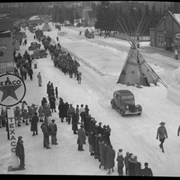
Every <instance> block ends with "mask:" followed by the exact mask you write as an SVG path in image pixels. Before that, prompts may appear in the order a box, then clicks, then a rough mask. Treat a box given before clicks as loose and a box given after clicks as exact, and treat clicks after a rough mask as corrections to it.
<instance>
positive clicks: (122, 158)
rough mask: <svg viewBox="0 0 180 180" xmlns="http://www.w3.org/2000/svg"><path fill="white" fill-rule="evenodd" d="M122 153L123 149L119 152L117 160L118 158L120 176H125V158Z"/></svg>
mask: <svg viewBox="0 0 180 180" xmlns="http://www.w3.org/2000/svg"><path fill="white" fill-rule="evenodd" d="M122 151H123V150H122V149H119V152H118V154H117V158H116V161H117V170H118V174H119V176H122V175H123V167H124V157H123V155H122Z"/></svg>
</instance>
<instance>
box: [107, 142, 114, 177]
mask: <svg viewBox="0 0 180 180" xmlns="http://www.w3.org/2000/svg"><path fill="white" fill-rule="evenodd" d="M115 156H116V153H115V150H114V149H113V147H112V146H111V145H109V144H108V148H107V152H106V168H107V169H108V173H107V174H110V173H111V170H112V172H114V165H115V161H114V160H115Z"/></svg>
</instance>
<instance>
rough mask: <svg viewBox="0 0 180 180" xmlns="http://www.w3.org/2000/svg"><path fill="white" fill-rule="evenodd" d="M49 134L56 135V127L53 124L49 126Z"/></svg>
mask: <svg viewBox="0 0 180 180" xmlns="http://www.w3.org/2000/svg"><path fill="white" fill-rule="evenodd" d="M50 132H51V135H56V133H57V125H56V124H53V123H51V124H50Z"/></svg>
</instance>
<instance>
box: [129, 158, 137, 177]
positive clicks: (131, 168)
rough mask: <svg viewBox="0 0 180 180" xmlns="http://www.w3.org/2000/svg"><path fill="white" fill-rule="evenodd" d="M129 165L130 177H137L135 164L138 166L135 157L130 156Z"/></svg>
mask: <svg viewBox="0 0 180 180" xmlns="http://www.w3.org/2000/svg"><path fill="white" fill-rule="evenodd" d="M128 164H129V176H135V164H136V159H135V155H133V154H129V159H128Z"/></svg>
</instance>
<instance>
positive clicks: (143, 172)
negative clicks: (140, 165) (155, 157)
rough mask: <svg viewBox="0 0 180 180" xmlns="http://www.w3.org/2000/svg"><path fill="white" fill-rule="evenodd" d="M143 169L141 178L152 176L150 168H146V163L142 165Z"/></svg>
mask: <svg viewBox="0 0 180 180" xmlns="http://www.w3.org/2000/svg"><path fill="white" fill-rule="evenodd" d="M144 166H145V167H144V169H142V176H153V173H152V170H151V168H149V167H148V163H147V162H145V163H144Z"/></svg>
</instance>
